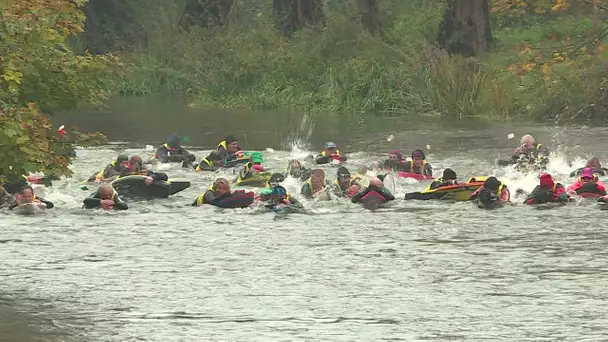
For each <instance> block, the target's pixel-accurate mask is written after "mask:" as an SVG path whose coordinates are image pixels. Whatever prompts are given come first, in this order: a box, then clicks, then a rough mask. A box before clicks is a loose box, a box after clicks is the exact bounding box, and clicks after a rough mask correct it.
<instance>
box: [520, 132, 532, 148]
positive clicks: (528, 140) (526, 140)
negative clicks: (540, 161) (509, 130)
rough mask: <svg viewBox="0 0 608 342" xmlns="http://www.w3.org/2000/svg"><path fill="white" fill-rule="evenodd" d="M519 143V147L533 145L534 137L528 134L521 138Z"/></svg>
mask: <svg viewBox="0 0 608 342" xmlns="http://www.w3.org/2000/svg"><path fill="white" fill-rule="evenodd" d="M519 143H520V144H521V145H523V144H531V145H534V137H533V136H532V135H530V134H526V135H524V136H523V137H521V140H520V141H519Z"/></svg>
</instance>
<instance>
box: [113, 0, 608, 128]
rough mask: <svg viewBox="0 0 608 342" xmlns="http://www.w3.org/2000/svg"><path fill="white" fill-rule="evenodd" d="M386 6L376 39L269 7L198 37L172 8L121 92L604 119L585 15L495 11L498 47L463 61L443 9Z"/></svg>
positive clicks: (126, 74) (336, 107) (133, 56)
mask: <svg viewBox="0 0 608 342" xmlns="http://www.w3.org/2000/svg"><path fill="white" fill-rule="evenodd" d="M388 10H390V11H389V12H390V13H389V14H386V17H387V18H385V25H384V26H383V29H382V31H381V33H380V34H378V35H376V36H372V35H369V34H368V33H366V32H365V31H364V30H363V29H362V28H361V27H360V26H359V25H358V24H357V23H355V22H353V21H352V19H351V17H350V16H349V15H348V14H347V13H345V12H343V11H338V10H336V11H334V12H331V10H328V11H329V15H328V19H327V21H326V26H325V27H323V28H317V29H314V28H309V29H304V30H301V31H299V32H298V33H296V35H295V36H294V37H291V38H286V37H284V36H282V35H280V34H279V33H278V32H277V30H276V29H275V27H274V26H273V24H272V20H271V13H270V12H269V11H267V10H260V11H259V12H257V13H256V15H255V16H253V15H252V16H253V18H250V17H248V16H247V15H250V13H249V12H247V13H246V14H243V17H245V18H246V19H247V20H241V21H238V22H236V23H235V24H233V26H231V27H230V28H229V29H224V28H222V30H214V29H205V30H196V29H194V30H191V31H190V32H189V33H186V32H183V31H181V29H179V28H177V27H178V26H177V24H176V23H177V21H178V18H177V16H176V15H175V14H174V15H173V19H171V18H172V16H171V15H168V16H167V18H166V19H164V21H163V23H159V24H158V25H160V26H159V27H161V26H162V27H163V31H164V32H165V33H164V34H162V35H157V36H155V37H152V38H151V39H152V40H151V41H149V42H148V46H147V47H146V48H145V49H140V50H137V51H129V52H128V53H125V54H123V56H122V59H123V61H124V62H125V66H126V67H125V68H124V69H122V70H121V72H120V73H119V74H118V75H119V76H118V78H117V79H116V80H115V82H114V83H113V84H112V87H113V90H114V92H117V93H119V94H123V95H149V94H158V93H174V94H183V93H187V94H189V95H190V96H191V98H192V105H193V106H196V107H226V108H251V109H277V108H283V109H301V110H306V111H321V112H383V113H386V112H395V111H397V112H403V113H416V114H426V115H435V116H447V117H452V118H462V117H467V116H482V117H484V118H486V119H490V120H500V121H504V120H522V119H524V120H558V121H571V120H580V119H582V120H588V119H592V120H595V119H604V113H605V112H606V111H607V110H608V100H605V96H604V93H603V88H602V84H603V82H604V81H605V78H606V77H605V75H606V71H608V66H607V64H606V63H605V62H604V61H603V60H602V57H603V56H605V54H606V53H605V51H604V50H603V47H602V45H601V44H600V45H599V47H597V48H595V47H593V51H592V47H591V46H588V45H585V44H584V43H585V41H586V40H587V39H588V38H589V37H590V36H592V35H593V34H594V32H598V31H601V30H602V27H601V26H602V25H600V27H599V28H597V30H598V31H596V29H594V23H593V21H592V20H591V19H590V17H589V15H588V14H587V13H584V12H572V13H569V12H568V13H556V14H552V15H547V14H544V15H536V16H534V15H532V16H528V17H525V18H515V19H513V18H511V17H508V18H506V15H503V14H500V13H499V14H497V13H494V14H493V22H494V24H493V36H494V48H493V50H492V51H491V52H489V53H487V54H484V55H482V56H479V57H477V58H463V57H460V56H450V55H448V54H446V53H445V52H444V51H442V50H440V49H438V48H436V47H435V46H434V45H435V44H434V42H435V37H436V32H437V30H438V27H439V24H440V22H441V20H442V14H443V8H442V6H436V5H424V6H423V5H416V4H412V5H407V6H405V7H400V8H397V7H394V8H392V7H391V8H389V9H388ZM507 19H509V21H507ZM579 43H580V44H579Z"/></svg>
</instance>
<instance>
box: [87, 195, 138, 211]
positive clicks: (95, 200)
mask: <svg viewBox="0 0 608 342" xmlns="http://www.w3.org/2000/svg"><path fill="white" fill-rule="evenodd" d="M101 201H102V199H101V194H100V193H99V192H96V193H95V194H93V195H92V196H91V197H87V198H85V199H84V201H83V207H84V208H85V209H96V208H101ZM112 201H114V210H127V209H129V206H128V205H127V203H125V202H124V201H123V200H122V199H121V198H120V197H119V196H118V194H114V196H113V197H112Z"/></svg>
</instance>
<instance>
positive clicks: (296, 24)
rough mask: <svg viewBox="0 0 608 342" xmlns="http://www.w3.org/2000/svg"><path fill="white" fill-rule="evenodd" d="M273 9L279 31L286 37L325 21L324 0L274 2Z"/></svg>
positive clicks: (283, 0)
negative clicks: (306, 26) (305, 27)
mask: <svg viewBox="0 0 608 342" xmlns="http://www.w3.org/2000/svg"><path fill="white" fill-rule="evenodd" d="M272 8H273V10H274V14H275V25H276V27H277V29H278V30H279V31H280V32H281V33H282V34H284V35H286V36H288V35H291V34H293V33H294V32H296V31H297V30H299V29H301V28H302V27H304V26H305V25H315V24H318V23H320V22H323V21H324V16H323V2H322V0H273V1H272Z"/></svg>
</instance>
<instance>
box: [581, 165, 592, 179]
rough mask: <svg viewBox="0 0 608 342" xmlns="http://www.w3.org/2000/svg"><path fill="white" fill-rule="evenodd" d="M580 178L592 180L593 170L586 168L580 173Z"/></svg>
mask: <svg viewBox="0 0 608 342" xmlns="http://www.w3.org/2000/svg"><path fill="white" fill-rule="evenodd" d="M581 178H593V169H592V168H590V167H586V168H584V169H583V171H582V172H581Z"/></svg>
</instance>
